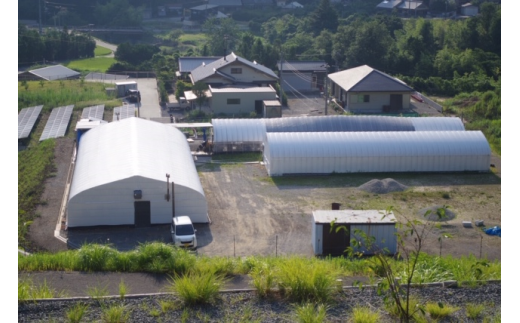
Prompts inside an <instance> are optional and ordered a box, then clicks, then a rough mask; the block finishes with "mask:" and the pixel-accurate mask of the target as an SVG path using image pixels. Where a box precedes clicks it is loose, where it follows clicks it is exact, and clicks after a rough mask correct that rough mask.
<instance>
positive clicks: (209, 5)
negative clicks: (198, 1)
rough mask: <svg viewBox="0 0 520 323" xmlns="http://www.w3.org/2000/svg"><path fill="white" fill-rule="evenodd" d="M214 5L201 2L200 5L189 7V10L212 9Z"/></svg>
mask: <svg viewBox="0 0 520 323" xmlns="http://www.w3.org/2000/svg"><path fill="white" fill-rule="evenodd" d="M216 7H218V6H217V5H215V4H202V5H200V6H195V7H192V8H190V10H197V11H204V10H209V9H213V8H216Z"/></svg>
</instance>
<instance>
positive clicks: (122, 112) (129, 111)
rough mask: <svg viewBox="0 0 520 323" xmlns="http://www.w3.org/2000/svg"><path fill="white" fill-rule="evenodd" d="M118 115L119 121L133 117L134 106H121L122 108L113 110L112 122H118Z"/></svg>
mask: <svg viewBox="0 0 520 323" xmlns="http://www.w3.org/2000/svg"><path fill="white" fill-rule="evenodd" d="M118 114H119V120H123V119H126V118H131V117H135V105H134V104H127V105H123V106H122V107H116V108H114V114H113V115H112V121H117V120H118Z"/></svg>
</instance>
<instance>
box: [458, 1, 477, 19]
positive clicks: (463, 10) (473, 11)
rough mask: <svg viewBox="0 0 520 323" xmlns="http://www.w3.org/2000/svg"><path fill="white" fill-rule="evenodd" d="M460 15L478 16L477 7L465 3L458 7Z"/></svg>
mask: <svg viewBox="0 0 520 323" xmlns="http://www.w3.org/2000/svg"><path fill="white" fill-rule="evenodd" d="M460 14H461V15H462V16H470V17H474V16H476V15H478V7H477V6H475V5H473V4H471V2H468V3H465V4H463V5H461V6H460Z"/></svg>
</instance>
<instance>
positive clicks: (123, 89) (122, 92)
mask: <svg viewBox="0 0 520 323" xmlns="http://www.w3.org/2000/svg"><path fill="white" fill-rule="evenodd" d="M128 90H137V82H136V81H125V82H116V93H117V97H118V98H120V97H123V96H126V93H127V91H128Z"/></svg>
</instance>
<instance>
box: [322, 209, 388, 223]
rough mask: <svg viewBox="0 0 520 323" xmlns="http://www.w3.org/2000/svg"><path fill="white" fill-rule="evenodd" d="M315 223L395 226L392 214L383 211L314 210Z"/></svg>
mask: <svg viewBox="0 0 520 323" xmlns="http://www.w3.org/2000/svg"><path fill="white" fill-rule="evenodd" d="M312 216H313V218H314V222H315V223H331V222H332V221H334V222H335V223H339V224H344V223H355V224H367V223H373V224H395V223H396V221H397V220H396V218H395V215H394V213H393V212H389V213H387V212H386V211H385V210H316V211H313V212H312Z"/></svg>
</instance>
